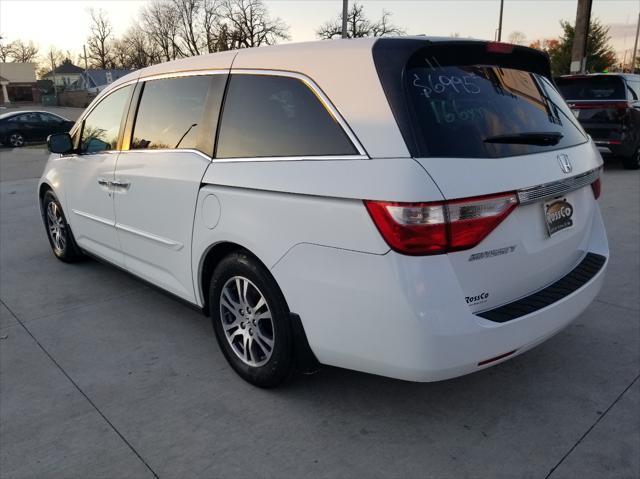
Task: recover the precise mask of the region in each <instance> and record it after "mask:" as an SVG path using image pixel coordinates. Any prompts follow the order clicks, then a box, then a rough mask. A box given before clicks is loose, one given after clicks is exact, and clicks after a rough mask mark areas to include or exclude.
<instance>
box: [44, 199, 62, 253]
mask: <svg viewBox="0 0 640 479" xmlns="http://www.w3.org/2000/svg"><path fill="white" fill-rule="evenodd" d="M47 228H48V230H49V237H50V238H51V241H52V242H53V247H54V248H55V249H56V250H57V251H58V252H62V251H64V247H65V245H66V241H67V239H66V235H65V224H64V219H63V218H62V212H61V211H60V208H58V205H57V204H56V203H54V202H53V201H51V202H50V203H49V204H48V205H47Z"/></svg>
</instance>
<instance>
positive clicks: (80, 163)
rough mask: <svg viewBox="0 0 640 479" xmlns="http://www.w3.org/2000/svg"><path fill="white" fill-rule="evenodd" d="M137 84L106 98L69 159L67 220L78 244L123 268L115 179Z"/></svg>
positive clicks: (91, 115)
mask: <svg viewBox="0 0 640 479" xmlns="http://www.w3.org/2000/svg"><path fill="white" fill-rule="evenodd" d="M132 91H133V85H129V86H126V87H123V88H120V89H118V90H116V91H114V92H113V93H111V94H109V95H108V96H107V97H105V98H104V99H103V100H102V101H101V102H100V103H99V104H98V105H97V106H96V107H95V108H94V109H93V110H92V111H91V113H89V115H88V116H87V117H86V118H85V120H84V121H83V124H82V125H81V136H80V142H79V148H78V153H77V154H75V155H71V156H69V157H67V159H66V160H67V165H66V168H65V176H66V178H65V181H66V182H67V184H68V185H69V189H68V195H67V209H68V213H67V220H68V221H69V223H70V225H71V228H72V230H73V234H74V236H75V239H76V242H77V243H78V245H79V246H80V247H81V248H82V249H84V250H86V251H88V252H90V253H93V254H96V255H98V256H100V257H102V258H104V259H106V260H108V261H110V262H112V263H114V264H116V265H119V266H123V260H122V252H121V251H120V244H119V242H118V235H117V233H116V230H115V214H114V209H113V208H114V207H113V180H114V172H115V165H116V160H117V158H118V154H119V152H118V137H119V132H120V128H121V124H122V123H123V121H122V120H123V117H124V112H125V109H127V108H128V106H129V101H130V98H131V93H132Z"/></svg>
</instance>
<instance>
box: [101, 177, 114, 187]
mask: <svg viewBox="0 0 640 479" xmlns="http://www.w3.org/2000/svg"><path fill="white" fill-rule="evenodd" d="M98 184H99V185H100V186H106V187H107V188H109V186H111V181H109V180H107V179H106V178H98Z"/></svg>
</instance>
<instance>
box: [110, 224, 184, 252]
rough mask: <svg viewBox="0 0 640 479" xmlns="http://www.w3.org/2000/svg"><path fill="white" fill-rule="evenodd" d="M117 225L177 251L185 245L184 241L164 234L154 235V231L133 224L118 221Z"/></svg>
mask: <svg viewBox="0 0 640 479" xmlns="http://www.w3.org/2000/svg"><path fill="white" fill-rule="evenodd" d="M115 227H116V229H119V230H121V231H126V232H127V233H131V234H134V235H137V236H140V237H142V238H145V239H148V240H151V241H155V242H156V243H160V244H161V245H163V246H167V247H169V248H171V249H174V250H176V251H180V250H181V249H182V246H183V244H182V243H178V242H177V241H173V240H172V239H169V238H164V237H162V236H158V235H154V234H152V233H147V232H146V231H142V230H139V229H137V228H134V227H133V226H127V225H123V224H122V223H116V224H115Z"/></svg>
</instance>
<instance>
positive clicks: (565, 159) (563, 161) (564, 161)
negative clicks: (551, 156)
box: [558, 153, 573, 173]
mask: <svg viewBox="0 0 640 479" xmlns="http://www.w3.org/2000/svg"><path fill="white" fill-rule="evenodd" d="M558 163H560V168H561V169H562V172H563V173H571V170H573V166H571V161H569V155H565V154H564V153H560V154H559V155H558Z"/></svg>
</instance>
